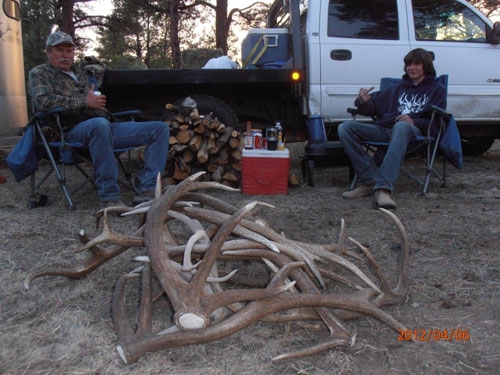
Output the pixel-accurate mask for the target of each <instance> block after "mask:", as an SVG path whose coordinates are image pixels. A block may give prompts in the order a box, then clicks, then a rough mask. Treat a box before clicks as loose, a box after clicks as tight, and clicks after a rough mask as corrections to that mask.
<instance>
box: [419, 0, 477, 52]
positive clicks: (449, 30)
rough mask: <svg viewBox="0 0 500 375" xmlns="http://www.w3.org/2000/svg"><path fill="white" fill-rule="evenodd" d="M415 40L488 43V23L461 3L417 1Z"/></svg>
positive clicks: (440, 0)
mask: <svg viewBox="0 0 500 375" xmlns="http://www.w3.org/2000/svg"><path fill="white" fill-rule="evenodd" d="M413 21H414V25H415V39H416V40H427V41H447V42H479V43H481V42H482V43H484V42H486V25H485V23H484V22H483V21H482V20H481V19H480V18H479V17H478V16H477V15H476V14H475V13H474V12H472V11H471V10H470V9H469V8H467V7H466V6H465V5H463V4H461V3H459V2H458V1H450V0H413Z"/></svg>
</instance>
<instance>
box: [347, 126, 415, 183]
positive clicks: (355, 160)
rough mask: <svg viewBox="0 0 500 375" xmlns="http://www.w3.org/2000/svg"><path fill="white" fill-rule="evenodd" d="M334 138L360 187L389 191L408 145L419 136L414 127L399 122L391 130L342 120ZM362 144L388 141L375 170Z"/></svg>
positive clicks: (372, 161) (394, 181)
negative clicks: (351, 167)
mask: <svg viewBox="0 0 500 375" xmlns="http://www.w3.org/2000/svg"><path fill="white" fill-rule="evenodd" d="M338 135H339V139H340V143H341V144H342V147H343V148H344V151H345V152H346V154H347V156H349V159H351V163H352V166H353V168H354V170H355V171H356V173H357V174H358V177H359V180H360V182H361V184H362V185H371V184H374V187H373V189H374V190H377V189H387V190H389V191H391V192H392V191H393V190H394V185H395V184H396V181H397V179H398V176H399V169H400V167H401V164H402V163H403V161H404V158H405V154H406V149H407V147H408V143H410V141H411V140H412V139H413V138H415V137H417V136H419V135H422V133H421V132H420V130H419V129H418V128H417V127H416V126H414V125H412V124H410V123H408V122H403V121H399V122H397V123H396V124H394V126H393V127H392V128H384V127H382V126H378V125H375V124H366V123H361V122H356V121H346V122H344V123H342V124H340V125H339V128H338ZM364 141H372V142H390V143H389V147H388V148H387V152H386V153H385V156H384V159H383V160H382V164H381V165H380V166H379V167H377V165H376V163H375V161H374V160H373V158H372V157H371V156H370V155H369V154H368V153H367V152H366V148H365V147H364V146H363V144H362V142H364Z"/></svg>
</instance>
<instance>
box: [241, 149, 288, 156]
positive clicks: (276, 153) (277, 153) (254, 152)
mask: <svg viewBox="0 0 500 375" xmlns="http://www.w3.org/2000/svg"><path fill="white" fill-rule="evenodd" d="M241 156H242V157H251V158H289V157H290V152H289V151H288V149H287V148H285V149H284V150H276V151H271V150H247V149H243V151H242V154H241Z"/></svg>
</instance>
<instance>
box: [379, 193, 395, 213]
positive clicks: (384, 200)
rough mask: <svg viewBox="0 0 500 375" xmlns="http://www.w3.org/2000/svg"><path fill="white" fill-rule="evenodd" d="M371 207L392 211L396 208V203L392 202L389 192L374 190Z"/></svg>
mask: <svg viewBox="0 0 500 375" xmlns="http://www.w3.org/2000/svg"><path fill="white" fill-rule="evenodd" d="M373 206H374V207H375V208H385V209H387V210H393V209H395V208H396V203H395V202H394V201H393V200H392V198H391V192H390V191H389V190H386V189H377V190H375V196H374V199H373Z"/></svg>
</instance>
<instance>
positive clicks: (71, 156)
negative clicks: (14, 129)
mask: <svg viewBox="0 0 500 375" xmlns="http://www.w3.org/2000/svg"><path fill="white" fill-rule="evenodd" d="M63 111H64V108H62V107H57V108H53V109H51V110H49V111H45V112H36V113H35V114H34V115H33V116H32V118H31V119H30V120H29V122H28V124H27V126H26V131H25V133H24V135H23V137H22V138H21V140H20V141H19V142H18V143H17V145H16V146H15V147H14V149H13V150H12V152H11V153H10V154H9V156H8V157H7V160H6V161H7V165H8V167H9V169H10V170H11V171H12V173H13V174H14V177H15V178H16V181H18V182H19V181H22V180H24V179H25V178H27V177H31V194H30V198H29V201H28V207H29V208H35V207H37V206H40V205H44V204H45V203H46V202H47V197H46V196H45V195H40V196H37V194H36V193H37V191H38V190H39V189H40V187H41V186H42V185H43V183H44V182H45V181H46V180H47V179H48V177H49V176H50V175H51V174H52V173H55V174H56V177H57V180H58V182H59V185H60V187H61V189H62V192H63V194H64V198H65V199H66V201H67V203H68V207H69V209H75V205H74V203H73V199H72V196H73V195H74V194H75V193H76V192H77V191H78V190H80V189H81V188H82V187H83V186H85V185H86V184H87V183H91V184H93V176H92V174H89V173H88V172H87V171H86V170H85V169H84V168H83V167H82V165H84V164H88V165H91V164H92V160H91V158H90V153H89V152H88V148H87V147H86V146H84V145H83V144H81V143H78V142H68V141H66V139H65V137H64V132H63V131H62V129H63V127H62V124H61V121H60V116H59V115H60V114H61V113H62V112H63ZM140 113H141V111H139V110H133V111H125V112H119V113H114V114H113V115H114V116H115V117H116V118H127V121H131V120H133V119H134V117H135V116H138V115H139V114H140ZM49 119H55V122H56V124H57V130H58V134H59V135H60V139H57V140H51V138H50V134H49V133H50V132H51V131H52V129H53V128H52V127H51V126H49V125H48V120H49ZM58 138H59V137H58ZM133 149H134V148H125V149H116V150H114V151H115V156H116V160H117V163H118V165H119V168H120V170H121V171H122V173H123V175H124V180H125V182H124V184H125V186H128V187H130V188H131V189H132V190H134V192H136V187H135V183H134V177H133V175H132V172H131V151H132V150H133ZM123 153H126V154H127V156H128V158H127V164H125V163H123V161H122V158H121V155H122V154H123ZM41 159H47V160H49V162H50V166H51V168H50V170H49V171H48V172H47V173H46V174H45V176H43V177H42V178H41V179H40V181H39V182H37V181H36V171H37V170H38V162H39V161H40V160H41ZM66 166H74V167H76V168H77V169H78V170H79V171H80V173H81V175H82V176H83V177H84V178H83V181H80V182H79V183H78V184H76V185H75V184H74V185H75V186H72V189H71V190H70V189H69V187H68V182H67V179H66Z"/></svg>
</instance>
